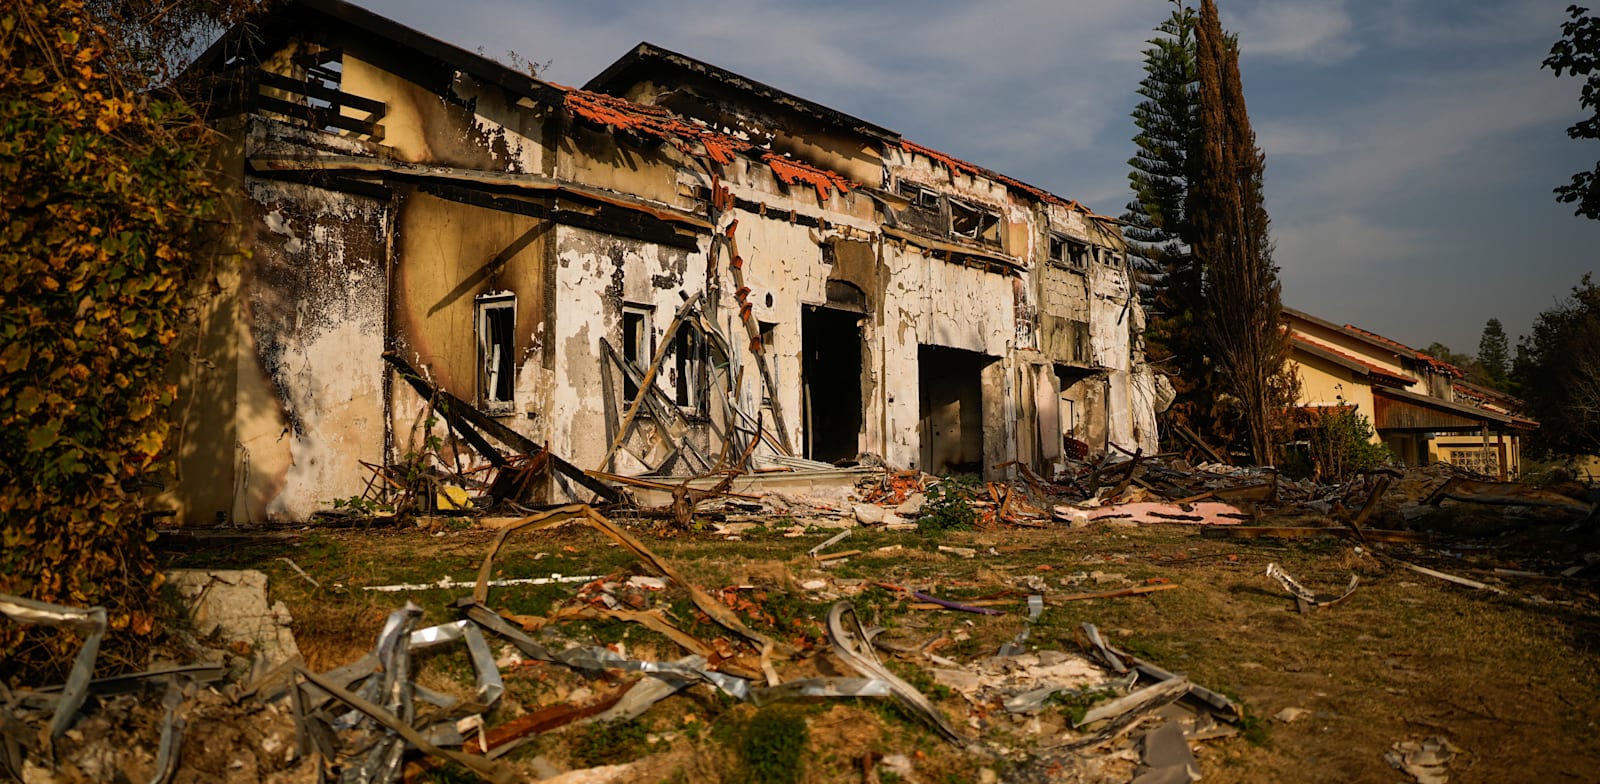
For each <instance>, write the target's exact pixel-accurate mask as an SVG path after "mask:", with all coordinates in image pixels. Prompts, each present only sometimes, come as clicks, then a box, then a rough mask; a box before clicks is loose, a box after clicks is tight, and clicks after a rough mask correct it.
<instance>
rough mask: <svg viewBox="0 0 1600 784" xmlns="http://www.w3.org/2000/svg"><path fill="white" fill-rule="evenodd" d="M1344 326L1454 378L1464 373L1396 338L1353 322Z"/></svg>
mask: <svg viewBox="0 0 1600 784" xmlns="http://www.w3.org/2000/svg"><path fill="white" fill-rule="evenodd" d="M1344 328H1345V329H1348V330H1350V331H1351V332H1356V333H1359V334H1361V335H1365V336H1366V337H1369V338H1372V339H1373V340H1376V341H1379V342H1381V343H1384V344H1386V345H1389V346H1392V347H1394V349H1395V351H1397V352H1399V353H1400V355H1401V356H1405V357H1410V358H1412V359H1415V360H1417V361H1419V362H1422V363H1423V364H1425V365H1427V366H1428V367H1431V368H1433V369H1434V370H1437V371H1439V372H1440V373H1444V374H1447V375H1451V376H1455V377H1456V378H1461V377H1462V376H1465V375H1466V373H1465V372H1464V371H1462V370H1461V368H1458V367H1456V366H1455V365H1452V364H1450V363H1449V362H1446V361H1444V360H1442V359H1439V358H1438V357H1435V356H1433V355H1432V354H1428V353H1426V352H1422V351H1418V350H1416V349H1414V348H1412V347H1410V346H1408V345H1406V344H1404V343H1401V342H1400V341H1398V340H1391V339H1389V338H1386V337H1384V336H1382V335H1379V334H1378V333H1376V332H1368V331H1367V330H1364V329H1362V328H1360V327H1358V326H1356V325H1354V324H1346V325H1344Z"/></svg>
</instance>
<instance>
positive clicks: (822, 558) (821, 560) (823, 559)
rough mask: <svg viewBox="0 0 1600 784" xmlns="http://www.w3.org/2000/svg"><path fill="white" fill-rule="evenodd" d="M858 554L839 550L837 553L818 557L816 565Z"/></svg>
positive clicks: (858, 552) (855, 551)
mask: <svg viewBox="0 0 1600 784" xmlns="http://www.w3.org/2000/svg"><path fill="white" fill-rule="evenodd" d="M860 554H861V551H860V550H840V551H839V552H837V553H827V554H826V555H819V556H817V557H816V558H817V563H827V562H828V561H837V560H839V559H840V558H849V557H850V556H852V555H860Z"/></svg>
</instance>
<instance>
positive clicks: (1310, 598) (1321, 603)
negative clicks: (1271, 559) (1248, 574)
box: [1267, 563, 1361, 612]
mask: <svg viewBox="0 0 1600 784" xmlns="http://www.w3.org/2000/svg"><path fill="white" fill-rule="evenodd" d="M1267 576H1268V577H1271V578H1272V579H1274V580H1277V581H1278V584H1279V585H1282V586H1283V588H1284V590H1286V591H1288V592H1289V595H1291V596H1293V597H1294V600H1295V603H1296V604H1297V605H1299V607H1300V611H1301V612H1305V611H1306V609H1307V608H1311V607H1331V606H1333V605H1335V604H1338V603H1339V602H1342V601H1344V600H1345V599H1347V598H1349V596H1350V594H1353V593H1355V592H1356V586H1357V585H1360V584H1361V578H1360V577H1357V576H1355V575H1353V574H1352V575H1350V584H1349V585H1347V586H1345V589H1344V593H1341V594H1338V595H1337V596H1336V595H1334V594H1330V593H1317V592H1315V591H1313V590H1311V589H1310V588H1307V587H1305V586H1303V585H1301V584H1300V583H1299V582H1296V581H1295V579H1294V578H1293V577H1290V576H1289V573H1288V572H1285V571H1284V570H1283V567H1280V566H1278V565H1277V564H1275V563H1269V564H1267Z"/></svg>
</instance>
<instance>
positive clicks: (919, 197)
mask: <svg viewBox="0 0 1600 784" xmlns="http://www.w3.org/2000/svg"><path fill="white" fill-rule="evenodd" d="M899 192H900V195H901V196H904V197H905V198H906V199H908V200H910V202H911V206H913V207H916V208H917V209H921V210H937V209H939V192H938V191H936V190H932V189H930V188H924V187H922V186H921V185H918V184H916V183H914V182H910V181H908V180H901V181H900V187H899Z"/></svg>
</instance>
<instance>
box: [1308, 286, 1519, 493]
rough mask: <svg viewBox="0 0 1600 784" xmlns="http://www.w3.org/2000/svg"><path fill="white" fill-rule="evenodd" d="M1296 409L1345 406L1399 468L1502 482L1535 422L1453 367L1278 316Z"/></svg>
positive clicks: (1355, 334) (1323, 324)
mask: <svg viewBox="0 0 1600 784" xmlns="http://www.w3.org/2000/svg"><path fill="white" fill-rule="evenodd" d="M1283 320H1284V323H1285V324H1286V325H1287V327H1288V329H1289V333H1290V334H1289V337H1290V348H1291V352H1290V361H1291V362H1293V363H1294V365H1295V367H1296V370H1297V372H1298V373H1299V376H1300V400H1299V405H1300V406H1302V407H1312V408H1317V407H1329V406H1350V407H1354V408H1355V410H1356V411H1357V412H1359V413H1360V414H1361V415H1362V416H1364V417H1366V418H1367V419H1368V420H1369V421H1371V423H1372V426H1373V428H1374V429H1375V430H1376V431H1377V434H1376V439H1377V440H1379V441H1381V442H1383V444H1384V445H1385V446H1387V447H1389V451H1390V452H1391V453H1392V454H1393V455H1394V457H1395V459H1396V460H1398V461H1400V462H1402V463H1404V464H1406V465H1423V464H1427V463H1433V462H1446V463H1451V464H1454V465H1459V466H1462V467H1464V468H1469V469H1472V470H1474V471H1477V472H1479V473H1484V474H1489V475H1491V476H1498V477H1499V478H1501V479H1508V478H1513V477H1515V476H1517V475H1518V474H1519V473H1520V472H1521V470H1522V436H1523V435H1524V434H1526V433H1528V432H1530V431H1532V430H1533V429H1534V428H1536V427H1538V423H1536V422H1534V421H1533V420H1530V419H1527V418H1526V417H1524V416H1521V415H1520V414H1519V413H1518V412H1520V411H1521V410H1522V405H1521V401H1519V400H1517V399H1516V398H1514V397H1511V396H1510V395H1506V394H1504V393H1501V392H1495V391H1493V390H1488V389H1484V388H1482V387H1478V386H1474V385H1472V384H1468V383H1466V382H1465V381H1462V380H1461V378H1462V376H1463V373H1462V371H1461V369H1460V368H1457V367H1456V366H1454V365H1452V364H1450V363H1448V362H1443V361H1441V360H1439V359H1436V358H1434V357H1432V356H1430V355H1428V354H1426V353H1424V352H1421V351H1418V350H1416V349H1414V348H1411V347H1409V346H1406V345H1404V344H1401V343H1398V342H1396V341H1393V340H1390V339H1388V338H1386V337H1383V336H1382V335H1378V334H1375V333H1372V332H1368V331H1366V330H1364V329H1360V328H1359V327H1355V326H1353V325H1349V324H1345V325H1342V326H1341V325H1339V324H1335V323H1333V322H1331V321H1325V320H1323V319H1320V318H1317V317H1316V316H1313V315H1311V314H1309V313H1303V312H1301V311H1298V310H1294V309H1291V308H1284V309H1283Z"/></svg>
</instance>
